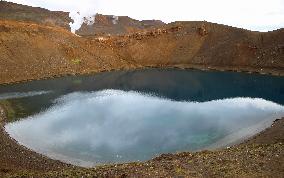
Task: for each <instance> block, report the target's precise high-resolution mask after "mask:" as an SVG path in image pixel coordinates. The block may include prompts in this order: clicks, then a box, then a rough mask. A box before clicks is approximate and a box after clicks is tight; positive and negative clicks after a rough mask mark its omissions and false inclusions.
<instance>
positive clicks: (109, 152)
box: [0, 69, 284, 167]
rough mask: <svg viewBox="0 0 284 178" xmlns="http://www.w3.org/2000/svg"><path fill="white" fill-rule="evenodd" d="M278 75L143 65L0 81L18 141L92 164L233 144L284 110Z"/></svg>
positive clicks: (1, 96) (77, 162)
mask: <svg viewBox="0 0 284 178" xmlns="http://www.w3.org/2000/svg"><path fill="white" fill-rule="evenodd" d="M283 81H284V80H283V78H281V77H272V76H261V75H248V74H240V73H231V72H202V71H194V70H155V69H150V70H142V71H131V72H110V73H103V74H100V75H95V76H81V77H65V78H60V79H54V80H46V81H36V82H31V83H26V84H17V85H12V86H2V87H0V91H1V94H0V100H7V101H9V102H11V103H13V104H14V105H18V106H19V105H20V106H21V107H19V108H21V114H18V115H17V117H19V118H18V119H19V121H17V122H13V123H9V124H7V125H6V126H5V129H6V131H7V132H8V133H9V134H10V136H11V137H13V138H14V139H16V140H17V141H18V142H19V143H20V144H22V145H24V146H26V147H28V148H30V149H32V150H34V151H36V152H39V153H42V154H44V155H46V156H49V157H51V158H54V159H59V160H62V161H65V162H68V163H72V164H75V165H80V166H86V167H91V166H94V165H97V164H102V163H121V162H130V161H143V160H148V159H151V158H152V157H154V156H157V155H159V154H161V153H169V152H177V151H197V150H202V149H213V148H219V147H224V146H228V145H231V144H234V143H238V142H240V141H242V140H244V139H246V138H248V137H249V136H251V135H253V134H255V133H258V132H260V131H261V130H263V129H264V128H266V127H268V126H270V125H271V123H272V122H273V120H274V119H276V118H280V117H281V116H284V107H283V106H282V104H283V102H284V100H283V95H284V92H283V91H284V90H283V88H284V86H283V83H284V82H283Z"/></svg>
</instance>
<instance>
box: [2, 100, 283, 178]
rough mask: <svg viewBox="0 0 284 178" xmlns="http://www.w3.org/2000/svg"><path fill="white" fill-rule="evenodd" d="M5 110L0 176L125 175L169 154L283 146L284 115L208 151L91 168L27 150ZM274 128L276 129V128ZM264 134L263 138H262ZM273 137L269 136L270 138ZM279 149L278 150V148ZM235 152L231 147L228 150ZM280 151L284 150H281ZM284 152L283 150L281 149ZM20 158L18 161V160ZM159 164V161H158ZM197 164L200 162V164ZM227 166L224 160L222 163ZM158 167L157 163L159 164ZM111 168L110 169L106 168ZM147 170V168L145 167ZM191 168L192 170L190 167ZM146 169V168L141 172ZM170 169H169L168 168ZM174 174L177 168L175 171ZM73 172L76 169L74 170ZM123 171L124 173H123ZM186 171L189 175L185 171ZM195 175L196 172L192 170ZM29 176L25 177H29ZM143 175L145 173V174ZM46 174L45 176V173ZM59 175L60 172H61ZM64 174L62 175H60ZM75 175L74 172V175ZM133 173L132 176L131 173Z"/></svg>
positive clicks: (210, 152)
mask: <svg viewBox="0 0 284 178" xmlns="http://www.w3.org/2000/svg"><path fill="white" fill-rule="evenodd" d="M6 118H7V117H6V113H5V111H4V109H3V108H2V107H1V105H0V140H1V143H2V144H1V146H0V153H1V155H4V154H5V156H4V158H3V157H2V158H1V159H2V160H0V176H7V175H9V176H10V175H22V174H23V172H25V174H26V172H28V175H29V176H33V175H34V174H35V175H40V176H43V175H44V176H46V175H45V174H46V173H47V172H48V173H51V174H52V176H51V177H53V175H54V174H55V173H56V174H59V173H60V174H61V173H64V174H65V173H66V172H68V174H69V173H70V172H72V173H74V171H75V172H76V174H77V173H80V176H81V174H84V175H85V173H87V172H89V171H91V172H92V174H95V175H99V176H102V175H104V174H105V172H108V173H107V175H109V176H114V175H115V176H117V174H118V175H120V174H121V173H123V172H125V169H127V171H126V172H128V173H127V174H126V175H127V176H128V175H136V174H133V172H131V169H133V168H135V167H137V166H138V167H142V168H143V169H144V168H145V166H146V167H147V165H149V164H150V165H151V164H154V165H156V164H157V165H160V164H162V163H163V162H164V161H168V159H170V160H172V158H173V157H174V158H176V159H177V160H180V159H184V157H183V156H184V155H186V157H187V156H190V157H192V156H195V155H200V154H201V155H202V156H201V157H200V156H199V157H198V158H202V157H204V158H202V159H205V158H206V156H204V155H203V154H205V155H206V154H213V155H214V154H219V153H220V152H226V151H228V149H232V150H234V149H236V150H238V151H239V149H240V150H241V151H242V150H243V148H246V149H247V148H248V147H252V148H250V149H251V150H252V151H253V150H254V149H257V150H258V149H259V147H262V146H268V147H269V148H270V146H272V147H273V148H274V147H277V148H280V150H282V149H283V148H284V145H283V144H282V143H283V140H284V138H282V137H283V135H284V134H283V132H284V127H283V126H284V117H283V118H282V119H276V120H275V121H274V122H273V124H272V125H271V126H270V127H268V128H266V129H265V130H263V131H261V132H260V133H258V134H256V135H253V136H252V137H249V138H248V139H246V140H244V141H242V142H241V143H240V144H236V145H232V146H230V147H227V148H219V149H214V150H211V151H208V150H203V151H198V152H182V153H168V154H162V155H160V156H158V157H155V158H152V159H151V160H149V161H145V162H131V163H123V164H109V165H99V166H95V167H94V168H83V167H78V166H73V165H70V164H67V163H63V162H61V161H58V160H53V159H51V158H48V157H46V156H43V155H41V154H39V153H36V152H34V151H32V150H29V149H28V148H26V147H24V146H22V145H20V144H18V143H17V142H16V141H15V140H14V139H13V138H11V137H10V136H9V134H8V133H6V132H5V129H4V125H5V123H6ZM275 128H276V129H275ZM262 137H264V138H262ZM271 137H272V138H271ZM278 151H279V150H278ZM233 153H237V152H235V151H233V152H232V153H231V154H233ZM282 153H283V151H282ZM283 154H284V153H283ZM280 159H282V160H284V155H282V156H280ZM19 160H20V161H19ZM160 166H161V165H160ZM199 166H202V164H201V165H199ZM223 166H225V167H226V163H225V164H224V165H223ZM158 167H159V166H158ZM110 170H112V171H111V172H110V173H109V171H110ZM113 170H116V171H115V172H116V174H113ZM147 171H148V170H147ZM191 171H194V170H191ZM144 173H147V172H144ZM171 173H172V172H171ZM174 173H175V174H174V175H176V172H174ZM74 174H75V173H74ZM122 175H123V174H122ZM185 175H188V174H187V173H185ZM194 175H196V173H194ZM29 176H28V177H29ZM145 176H146V175H145ZM196 176H197V177H200V176H204V174H203V173H202V174H197V175H196ZM47 177H48V176H47ZM60 177H61V176H60ZM63 177H64V176H63ZM75 177H76V176H75ZM130 177H132V176H130Z"/></svg>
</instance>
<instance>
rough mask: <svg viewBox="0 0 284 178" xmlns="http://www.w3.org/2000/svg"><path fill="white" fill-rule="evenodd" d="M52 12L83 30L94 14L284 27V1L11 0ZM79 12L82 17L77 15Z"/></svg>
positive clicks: (257, 27)
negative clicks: (64, 15)
mask: <svg viewBox="0 0 284 178" xmlns="http://www.w3.org/2000/svg"><path fill="white" fill-rule="evenodd" d="M9 1H12V2H17V3H20V4H27V5H31V6H37V7H43V8H47V9H50V10H63V11H69V12H71V15H70V16H71V17H72V18H73V19H75V21H76V23H75V24H74V25H73V28H78V27H80V24H81V23H82V17H83V16H91V15H94V14H95V13H102V14H107V15H126V16H130V17H132V18H135V19H138V20H142V19H159V20H163V21H164V22H172V21H177V20H186V21H192V20H198V21H203V20H206V21H209V22H215V23H221V24H225V25H230V26H235V27H241V28H245V29H249V30H254V31H271V30H274V29H278V28H283V27H284V0H214V1H213V0H202V1H200V0H175V1H169V0H143V1H135V0H119V1H118V0H9ZM76 12H80V16H79V15H78V14H77V13H76Z"/></svg>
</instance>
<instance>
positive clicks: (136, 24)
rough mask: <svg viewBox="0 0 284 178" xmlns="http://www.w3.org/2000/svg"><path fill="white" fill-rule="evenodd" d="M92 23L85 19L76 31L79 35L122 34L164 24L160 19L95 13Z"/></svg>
mask: <svg viewBox="0 0 284 178" xmlns="http://www.w3.org/2000/svg"><path fill="white" fill-rule="evenodd" d="M93 18H94V23H91V24H89V23H88V22H87V21H86V22H85V23H83V24H82V26H81V28H80V29H78V30H77V31H76V34H78V35H80V36H94V35H96V36H101V35H122V34H127V33H133V32H136V31H140V30H144V29H151V28H157V27H161V26H163V25H165V23H163V22H162V21H160V20H142V21H139V20H135V19H132V18H130V17H127V16H113V15H102V14H96V15H95V16H94V17H93Z"/></svg>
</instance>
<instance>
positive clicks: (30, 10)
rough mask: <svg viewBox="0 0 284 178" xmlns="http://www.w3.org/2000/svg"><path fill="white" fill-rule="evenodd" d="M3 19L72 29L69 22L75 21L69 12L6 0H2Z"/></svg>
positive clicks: (0, 14)
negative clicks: (7, 0)
mask: <svg viewBox="0 0 284 178" xmlns="http://www.w3.org/2000/svg"><path fill="white" fill-rule="evenodd" d="M1 19H2V20H16V21H22V22H33V23H38V24H43V25H50V26H59V27H63V28H65V29H67V30H70V26H69V23H70V22H73V20H72V19H71V18H70V17H69V12H61V11H49V10H47V9H43V8H39V7H30V6H26V5H21V4H16V3H12V2H6V1H0V20H1Z"/></svg>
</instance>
